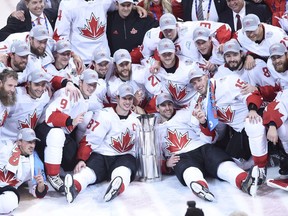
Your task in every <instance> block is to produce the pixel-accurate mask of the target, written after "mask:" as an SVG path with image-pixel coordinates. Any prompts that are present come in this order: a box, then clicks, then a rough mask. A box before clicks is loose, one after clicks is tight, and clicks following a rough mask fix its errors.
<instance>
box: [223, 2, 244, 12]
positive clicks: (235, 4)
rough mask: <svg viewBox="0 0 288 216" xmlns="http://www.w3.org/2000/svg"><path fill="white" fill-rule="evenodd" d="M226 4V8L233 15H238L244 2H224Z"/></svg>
mask: <svg viewBox="0 0 288 216" xmlns="http://www.w3.org/2000/svg"><path fill="white" fill-rule="evenodd" d="M226 2H227V6H228V7H229V8H230V9H231V10H232V11H234V12H235V13H239V12H240V11H241V10H242V8H243V7H244V0H226Z"/></svg>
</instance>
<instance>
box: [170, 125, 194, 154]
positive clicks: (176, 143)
mask: <svg viewBox="0 0 288 216" xmlns="http://www.w3.org/2000/svg"><path fill="white" fill-rule="evenodd" d="M167 132H168V133H167V136H166V137H165V139H166V140H167V141H168V142H167V147H166V149H167V150H168V151H169V152H170V153H173V152H178V151H180V150H182V149H183V148H185V147H186V146H187V145H188V143H189V142H190V140H191V139H190V138H189V136H188V132H186V133H185V134H181V133H179V135H178V133H177V130H176V129H175V130H174V131H171V130H169V129H168V131H167Z"/></svg>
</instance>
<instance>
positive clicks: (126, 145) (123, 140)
mask: <svg viewBox="0 0 288 216" xmlns="http://www.w3.org/2000/svg"><path fill="white" fill-rule="evenodd" d="M133 146H134V144H133V140H132V135H130V131H129V129H128V128H127V129H126V132H125V133H121V137H117V139H115V138H113V137H112V138H111V147H112V148H113V149H115V150H116V151H117V152H119V153H124V152H128V151H130V150H131V149H132V148H133Z"/></svg>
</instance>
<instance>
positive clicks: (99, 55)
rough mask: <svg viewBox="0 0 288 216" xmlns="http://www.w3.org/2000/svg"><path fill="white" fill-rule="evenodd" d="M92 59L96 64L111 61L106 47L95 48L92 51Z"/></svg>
mask: <svg viewBox="0 0 288 216" xmlns="http://www.w3.org/2000/svg"><path fill="white" fill-rule="evenodd" d="M93 60H94V61H95V63H96V64H99V63H101V62H103V61H108V62H111V57H110V51H109V50H107V49H100V50H99V49H97V50H95V51H94V54H93Z"/></svg>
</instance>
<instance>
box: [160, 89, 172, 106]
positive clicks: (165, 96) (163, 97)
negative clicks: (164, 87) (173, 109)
mask: <svg viewBox="0 0 288 216" xmlns="http://www.w3.org/2000/svg"><path fill="white" fill-rule="evenodd" d="M165 101H170V102H172V103H173V99H172V97H171V95H170V94H169V93H165V92H163V93H161V94H159V95H157V97H156V106H159V105H160V104H162V103H164V102H165Z"/></svg>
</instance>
